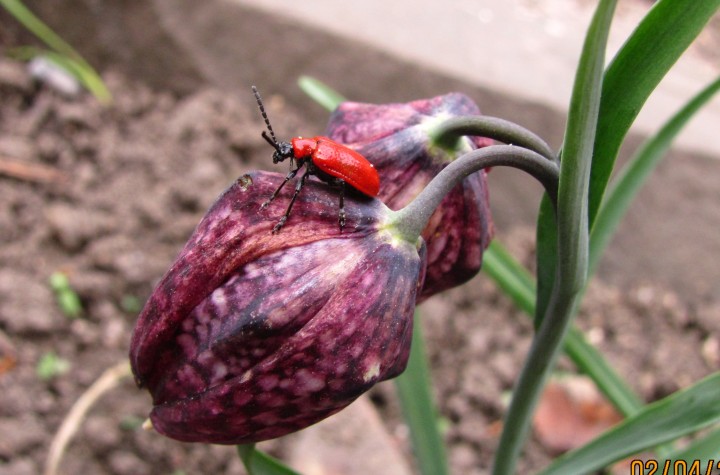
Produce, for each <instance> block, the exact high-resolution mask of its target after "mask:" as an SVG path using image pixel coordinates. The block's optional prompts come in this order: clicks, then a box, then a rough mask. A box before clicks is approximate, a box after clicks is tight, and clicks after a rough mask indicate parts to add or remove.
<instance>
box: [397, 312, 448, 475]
mask: <svg viewBox="0 0 720 475" xmlns="http://www.w3.org/2000/svg"><path fill="white" fill-rule="evenodd" d="M418 319H419V315H418V314H417V312H416V314H415V325H414V328H413V341H412V347H411V349H410V359H409V361H408V365H407V368H406V369H405V372H404V373H403V374H401V375H400V376H398V377H397V378H395V387H396V388H397V392H398V396H399V398H400V406H401V407H402V411H403V415H404V416H405V422H406V423H407V425H408V428H409V429H410V439H411V441H412V446H413V452H414V454H415V458H416V460H417V464H418V467H419V468H420V472H421V473H422V474H423V475H444V474H447V473H449V472H448V466H447V456H446V453H445V445H444V442H443V438H442V435H441V434H440V430H439V418H438V412H437V409H436V407H435V402H434V401H433V397H432V386H431V382H430V370H429V364H428V361H427V356H426V353H425V341H424V339H423V336H422V329H421V328H420V322H419V321H418Z"/></svg>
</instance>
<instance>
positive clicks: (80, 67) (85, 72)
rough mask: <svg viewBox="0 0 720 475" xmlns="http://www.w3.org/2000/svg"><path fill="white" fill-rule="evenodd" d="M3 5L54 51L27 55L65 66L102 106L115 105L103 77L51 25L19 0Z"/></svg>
mask: <svg viewBox="0 0 720 475" xmlns="http://www.w3.org/2000/svg"><path fill="white" fill-rule="evenodd" d="M0 5H2V6H3V7H5V9H6V10H7V11H8V12H9V13H10V14H11V15H13V16H14V17H15V19H16V20H17V21H19V22H20V23H21V24H22V25H23V26H24V27H25V28H27V29H28V30H29V31H30V32H31V33H33V34H34V35H35V36H37V37H38V38H39V39H40V40H42V41H43V42H44V43H45V44H46V45H47V46H48V47H49V48H51V49H53V50H54V52H48V51H41V50H39V49H37V48H24V50H25V52H26V53H27V52H29V51H33V50H35V51H36V52H37V54H42V55H45V56H48V57H49V58H50V59H52V60H53V61H55V62H56V63H57V64H59V65H61V66H62V67H65V68H66V69H67V70H68V71H70V72H71V73H72V74H74V75H75V77H77V78H78V80H79V81H80V82H81V83H82V84H83V86H85V88H86V89H87V90H88V91H90V93H91V94H92V95H93V96H95V98H96V99H97V100H98V101H100V102H101V103H103V104H109V103H110V102H112V95H111V94H110V91H109V90H108V89H107V87H106V86H105V83H104V82H103V80H102V79H101V78H100V75H99V74H98V73H97V72H96V71H95V69H93V67H92V66H90V64H89V63H88V62H87V61H85V59H83V57H82V56H81V55H80V53H78V52H77V51H76V50H75V48H73V47H72V46H70V44H68V43H67V42H65V40H63V39H62V38H61V37H60V36H59V35H58V34H57V33H55V32H54V31H53V30H52V29H51V28H50V27H49V26H47V25H46V24H45V23H43V21H42V20H40V19H39V18H38V17H37V16H35V14H34V13H33V12H32V11H30V10H29V9H28V8H27V7H26V6H25V5H24V4H23V3H22V2H21V1H19V0H0Z"/></svg>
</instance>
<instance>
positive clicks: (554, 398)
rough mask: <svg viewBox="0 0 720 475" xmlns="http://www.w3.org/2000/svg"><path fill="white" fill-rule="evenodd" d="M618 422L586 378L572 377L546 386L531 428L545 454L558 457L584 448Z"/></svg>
mask: <svg viewBox="0 0 720 475" xmlns="http://www.w3.org/2000/svg"><path fill="white" fill-rule="evenodd" d="M620 420H622V417H621V416H620V415H619V414H618V413H617V411H616V410H615V408H614V407H613V406H612V405H610V403H608V402H607V401H606V400H605V399H604V398H603V397H602V395H601V394H600V392H599V391H598V390H597V388H596V387H595V385H594V384H593V383H592V382H591V381H590V380H589V379H588V378H585V377H582V376H572V377H568V378H563V379H557V380H554V381H551V382H550V383H548V385H547V387H546V388H545V391H544V393H543V395H542V397H541V398H540V403H539V404H538V408H537V411H536V413H535V417H534V419H533V428H534V429H535V433H536V434H537V437H538V439H539V440H540V442H541V443H542V444H543V445H544V446H545V447H546V448H547V449H548V450H549V451H551V452H553V453H562V452H566V451H568V450H572V449H574V448H577V447H580V446H582V445H584V444H586V443H587V442H589V441H590V440H592V439H594V438H595V437H596V436H598V435H599V434H600V433H602V432H604V431H605V430H606V429H608V428H610V427H611V426H613V425H614V424H616V423H617V422H619V421H620Z"/></svg>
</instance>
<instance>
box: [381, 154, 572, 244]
mask: <svg viewBox="0 0 720 475" xmlns="http://www.w3.org/2000/svg"><path fill="white" fill-rule="evenodd" d="M497 166H508V167H514V168H518V169H520V170H523V171H525V172H527V173H529V174H530V175H532V176H533V177H534V178H536V179H537V180H538V181H539V182H540V183H542V185H543V186H544V187H545V191H547V193H548V196H550V199H551V200H552V202H553V203H555V201H556V199H557V193H558V166H557V164H556V163H555V162H553V161H550V160H548V159H547V158H545V157H543V156H542V155H540V154H538V153H537V152H533V151H532V150H528V149H526V148H522V147H516V146H514V145H492V146H490V147H484V148H480V149H477V150H473V151H472V152H468V153H466V154H464V155H462V156H461V157H459V158H458V159H456V160H455V161H453V162H451V163H450V164H449V165H448V166H447V167H445V168H444V169H443V170H442V171H441V172H440V173H438V175H437V176H436V177H435V178H433V180H432V181H431V182H430V183H428V185H427V186H426V187H425V189H423V191H422V192H421V193H420V194H419V195H418V196H417V197H416V198H415V199H414V200H413V201H412V202H411V203H410V204H409V205H407V206H406V207H404V208H403V209H401V210H399V211H397V212H396V213H395V217H394V219H393V221H394V222H393V227H394V228H395V229H396V230H397V231H398V232H399V233H400V234H401V235H402V237H403V238H404V239H406V240H408V241H415V240H416V239H417V238H418V237H419V236H420V233H422V230H423V229H424V228H425V226H426V225H427V223H428V221H429V220H430V216H432V214H433V212H435V208H437V207H438V206H439V205H440V203H441V202H442V200H443V198H444V197H445V195H447V194H448V193H449V192H450V190H452V189H453V188H454V187H455V186H456V185H457V184H458V183H460V182H461V181H462V180H463V179H464V178H465V177H467V176H468V175H470V174H471V173H475V172H477V171H479V170H482V169H484V168H488V167H497Z"/></svg>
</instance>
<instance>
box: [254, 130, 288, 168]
mask: <svg viewBox="0 0 720 475" xmlns="http://www.w3.org/2000/svg"><path fill="white" fill-rule="evenodd" d="M262 137H263V138H264V139H265V140H266V141H267V143H269V144H270V145H271V146H272V148H274V149H275V153H273V163H278V162H283V161H285V160H287V159H288V158H294V152H293V148H292V144H290V143H289V142H276V141H274V140H273V139H271V138H270V137H269V136H268V134H267V133H266V132H264V131H263V133H262Z"/></svg>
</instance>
